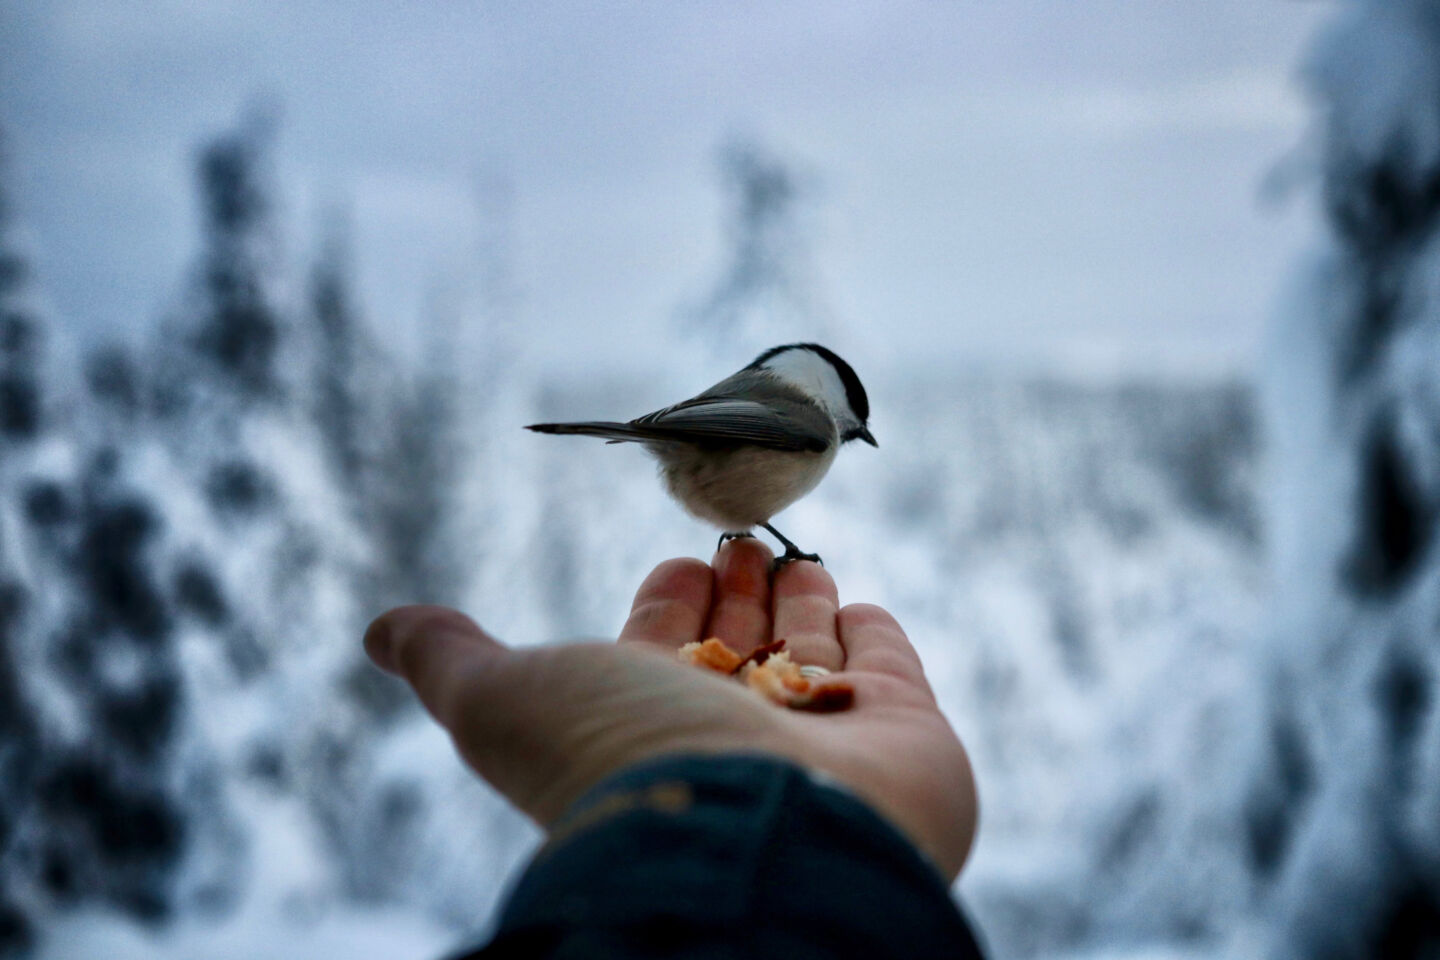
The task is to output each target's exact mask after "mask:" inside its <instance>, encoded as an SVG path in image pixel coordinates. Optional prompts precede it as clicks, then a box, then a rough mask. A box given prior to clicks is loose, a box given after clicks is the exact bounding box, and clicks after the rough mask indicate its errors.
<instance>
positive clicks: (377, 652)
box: [365, 606, 511, 728]
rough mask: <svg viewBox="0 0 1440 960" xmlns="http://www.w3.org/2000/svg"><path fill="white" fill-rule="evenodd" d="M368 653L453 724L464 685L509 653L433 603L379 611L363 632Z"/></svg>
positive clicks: (467, 621) (472, 625)
mask: <svg viewBox="0 0 1440 960" xmlns="http://www.w3.org/2000/svg"><path fill="white" fill-rule="evenodd" d="M365 652H366V653H367V654H369V655H370V659H371V660H373V661H374V662H375V665H376V666H378V667H380V668H381V669H382V670H386V671H389V672H390V673H394V674H397V675H398V676H400V677H401V678H402V679H403V680H405V682H406V683H408V684H410V686H411V687H412V688H413V689H414V690H415V693H416V695H417V696H418V697H419V698H420V702H421V703H422V704H424V705H425V709H426V710H428V711H430V713H431V715H432V716H434V717H435V719H436V720H439V721H440V723H441V724H443V725H445V726H446V727H450V728H453V724H454V722H455V721H456V719H457V718H456V711H455V706H456V704H457V703H458V701H459V699H460V694H461V693H462V687H463V685H465V684H467V683H470V682H472V681H473V680H474V678H475V677H477V676H478V675H480V674H481V673H483V672H490V673H494V672H497V671H496V670H495V668H498V667H501V666H503V664H504V663H505V661H506V660H508V658H509V657H510V656H511V654H510V651H509V650H507V649H505V647H503V646H501V645H500V644H499V643H498V642H496V640H495V639H494V638H493V637H491V636H490V635H489V634H487V633H486V632H485V631H483V630H481V629H480V628H479V627H478V626H476V625H475V621H473V620H471V619H470V618H469V617H467V616H465V615H464V614H463V613H460V612H459V611H458V610H451V609H449V608H447V607H429V606H412V607H397V608H396V609H394V610H391V611H389V612H388V613H384V614H381V615H380V616H379V617H377V618H376V619H375V621H374V622H373V623H371V624H370V627H369V628H368V629H367V630H366V631H365Z"/></svg>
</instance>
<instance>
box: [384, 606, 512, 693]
mask: <svg viewBox="0 0 1440 960" xmlns="http://www.w3.org/2000/svg"><path fill="white" fill-rule="evenodd" d="M435 635H445V636H452V637H453V636H456V635H464V636H468V637H479V638H485V632H484V631H483V630H481V629H480V627H479V626H478V625H477V624H476V623H475V621H474V620H471V619H470V618H469V617H467V616H466V615H465V614H463V613H461V612H460V611H459V610H452V609H450V608H449V607H437V606H429V605H425V604H415V605H411V606H406V607H396V608H394V609H393V610H387V611H386V612H385V613H382V614H381V615H380V616H378V617H376V618H375V619H374V620H373V621H371V623H370V626H369V627H367V628H366V630H365V639H364V645H365V653H366V654H367V655H369V657H370V659H371V660H372V661H373V662H374V663H375V665H376V666H377V667H379V668H380V669H382V670H385V671H386V672H388V673H394V674H399V675H402V676H410V675H411V673H413V664H412V663H411V661H413V659H414V657H413V654H414V652H415V650H416V649H417V648H418V647H419V646H421V645H422V644H420V643H418V642H417V641H418V640H420V639H421V638H422V637H427V636H435Z"/></svg>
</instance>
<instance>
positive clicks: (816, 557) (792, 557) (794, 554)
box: [770, 547, 825, 572]
mask: <svg viewBox="0 0 1440 960" xmlns="http://www.w3.org/2000/svg"><path fill="white" fill-rule="evenodd" d="M796 560H809V561H810V562H811V563H818V564H820V566H822V567H823V566H825V561H824V560H821V559H820V554H818V553H801V552H800V551H799V550H798V549H796V548H795V547H791V548H790V549H788V550H786V551H785V552H784V553H782V554H781V555H780V556H778V557H776V558H775V560H774V561H773V562H772V563H771V564H770V570H771V572H778V571H779V570H780V568H781V567H783V566H786V565H787V564H791V563H794V562H795V561H796Z"/></svg>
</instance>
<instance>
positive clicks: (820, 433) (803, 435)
mask: <svg viewBox="0 0 1440 960" xmlns="http://www.w3.org/2000/svg"><path fill="white" fill-rule="evenodd" d="M742 378H743V380H744V382H743V383H741V382H737V381H739V380H740V379H742ZM742 392H743V393H744V397H741V396H737V395H736V394H737V393H742ZM529 429H531V430H535V431H537V432H539V433H568V434H583V435H585V436H593V437H605V438H607V439H609V440H610V441H611V442H623V441H632V442H638V443H655V442H662V443H663V442H666V441H674V442H683V443H697V444H702V445H706V446H716V447H733V446H746V445H748V446H756V447H763V448H765V449H768V450H786V451H805V452H810V453H820V452H823V451H825V450H827V449H829V447H830V445H831V444H832V443H834V442H835V440H836V437H835V427H834V423H833V421H832V420H831V419H830V417H829V416H828V415H827V414H826V413H825V411H823V410H821V409H820V408H819V407H817V406H816V405H815V404H813V403H811V402H809V401H808V399H807V398H806V397H805V396H804V394H802V393H800V391H798V390H796V389H794V388H793V387H791V386H789V385H788V384H785V383H782V382H780V381H778V380H777V379H776V378H774V377H772V376H769V375H767V374H765V373H764V372H761V371H751V370H744V371H741V372H740V373H738V374H736V375H734V376H732V377H729V378H727V379H725V380H722V381H721V382H720V383H717V384H716V385H715V386H713V387H711V388H710V389H709V390H706V391H705V392H704V393H702V394H700V395H699V396H696V397H693V398H691V399H689V400H685V401H682V402H680V403H677V404H675V405H674V406H671V407H666V408H664V409H663V410H656V411H655V412H654V413H647V414H646V415H645V416H643V417H637V418H636V419H634V420H631V421H630V422H629V423H613V422H608V421H588V422H583V423H537V424H534V425H533V426H531V427H530V428H529Z"/></svg>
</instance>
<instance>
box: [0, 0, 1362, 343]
mask: <svg viewBox="0 0 1440 960" xmlns="http://www.w3.org/2000/svg"><path fill="white" fill-rule="evenodd" d="M1333 13H1334V8H1333V6H1332V5H1331V4H1328V3H1306V2H1294V0H1283V2H1282V0H1205V2H1201V3H1197V2H1194V0H1166V2H1155V0H1152V2H1138V0H1109V2H1075V0H1005V2H996V0H970V2H952V3H945V4H940V3H920V2H902V0H887V2H884V3H878V2H877V3H865V4H859V3H805V4H801V3H763V4H762V3H743V2H727V3H718V2H717V3H701V2H663V3H662V2H647V3H618V2H617V3H604V4H595V3H578V2H577V3H555V4H537V3H531V2H517V3H504V4H500V3H485V4H479V3H460V2H448V3H427V4H412V3H394V2H373V0H351V2H347V3H318V2H312V0H269V2H247V3H239V2H235V3H202V2H194V0H169V2H158V3H148V4H144V5H137V4H123V3H115V2H113V0H94V2H80V0H47V2H44V3H6V4H0V123H3V124H4V127H5V129H6V133H7V138H8V141H9V153H10V157H11V167H12V169H11V181H12V185H13V190H14V193H15V197H16V200H17V201H18V206H19V208H20V213H21V215H22V217H23V218H24V220H25V222H26V225H27V226H28V228H29V230H30V233H31V235H32V236H33V238H34V241H35V242H34V250H33V253H34V256H35V259H36V261H37V267H38V269H39V271H40V275H41V277H42V279H43V281H44V283H45V285H46V292H47V295H48V297H49V299H50V301H51V302H52V303H53V304H54V307H55V311H56V313H57V314H58V315H59V316H60V317H61V318H63V319H64V320H66V321H67V322H69V323H71V324H73V325H74V326H75V327H76V328H77V329H79V330H82V331H85V332H87V334H94V333H97V332H102V331H103V332H109V333H114V332H121V333H122V334H123V332H124V331H134V330H141V329H145V328H146V327H148V326H149V325H150V324H152V323H153V322H154V320H155V318H156V317H157V316H158V315H159V314H160V312H161V311H162V310H163V309H164V308H165V307H166V305H167V304H170V303H173V302H174V300H175V297H176V293H177V291H178V289H179V287H180V283H181V278H182V277H183V275H184V271H185V268H186V266H187V264H188V263H189V262H190V261H191V260H192V258H193V256H194V251H195V236H196V226H195V208H194V200H193V174H192V169H191V167H192V160H193V156H194V151H195V147H196V145H197V144H198V143H200V142H201V141H202V140H204V139H205V138H206V137H207V136H209V135H212V134H214V133H216V132H218V131H221V130H223V129H225V128H226V127H228V126H230V125H231V124H233V123H234V121H235V120H236V118H237V117H239V116H240V115H241V113H242V112H243V110H244V108H245V106H246V104H247V103H250V102H253V101H254V100H255V98H256V97H257V95H260V94H264V95H268V96H270V97H272V98H273V99H274V100H275V101H277V102H279V103H280V104H281V117H282V123H281V128H280V136H279V141H278V150H277V163H278V167H279V173H280V177H279V180H280V187H281V195H282V199H283V203H284V207H283V210H282V215H283V216H282V222H283V225H284V228H285V237H286V243H287V245H288V247H289V249H290V252H291V253H293V254H295V255H296V256H297V257H301V256H305V255H308V254H309V253H311V252H312V250H313V246H314V237H313V234H314V227H315V223H316V221H317V218H318V210H319V209H320V208H321V207H322V206H323V205H324V204H326V203H330V202H335V201H341V202H344V203H346V204H348V205H349V207H350V209H351V210H352V212H353V221H354V232H355V239H356V248H357V259H358V268H359V272H360V277H361V281H362V293H363V297H364V301H365V309H366V313H367V315H368V316H369V317H370V318H371V319H372V320H374V321H376V324H377V326H378V327H380V328H381V329H382V330H384V331H389V332H390V333H391V334H392V335H394V336H396V337H399V336H401V333H400V332H401V331H406V330H409V329H410V328H412V327H413V326H414V324H415V323H416V318H417V317H420V316H423V315H424V312H425V310H424V304H425V302H426V299H427V297H433V296H434V295H435V293H436V290H437V289H445V288H447V285H453V283H454V281H455V277H456V276H457V275H459V274H462V273H463V272H464V271H465V270H467V269H468V267H469V264H470V263H471V262H473V258H474V246H475V243H476V238H477V235H479V234H480V233H481V232H482V231H480V229H479V228H478V227H477V220H478V219H479V217H478V216H477V210H478V209H481V208H484V207H485V204H484V202H477V190H476V184H477V183H480V182H490V183H495V182H507V183H508V184H509V185H510V191H511V196H512V199H511V201H510V204H509V208H508V209H509V211H510V222H511V223H512V230H511V246H510V257H511V260H512V263H513V268H514V275H515V281H516V286H517V289H518V292H519V300H518V307H517V309H518V312H519V315H520V316H521V317H523V318H524V319H525V320H526V321H527V323H528V324H529V325H530V327H529V329H531V330H533V331H534V335H535V336H536V337H537V338H538V337H541V336H543V337H545V338H546V339H547V340H548V341H549V342H550V343H551V344H553V346H552V347H551V349H554V350H555V351H557V355H560V356H563V358H564V359H565V361H566V362H574V363H577V364H589V363H595V362H598V361H599V360H601V359H604V358H612V359H613V358H618V357H620V356H621V355H623V354H626V353H633V352H640V353H642V354H643V353H644V352H645V349H646V347H645V344H646V343H647V341H648V339H649V335H650V334H651V333H652V332H653V331H655V330H657V329H661V328H663V327H664V326H665V325H666V324H669V323H671V322H672V318H673V316H674V314H675V312H676V310H677V308H679V307H681V306H683V305H684V304H685V303H687V302H690V301H693V300H694V298H695V297H696V296H697V295H698V294H699V293H701V292H703V290H704V288H705V286H706V284H707V281H708V280H709V279H710V278H712V277H713V276H714V275H715V273H716V271H717V269H718V265H719V262H720V258H721V254H720V246H719V245H720V236H721V233H720V198H719V194H718V188H717V178H716V174H715V156H716V149H717V146H718V145H719V144H720V143H722V142H723V141H724V140H725V139H726V138H727V137H732V136H734V135H736V134H741V135H745V136H750V137H753V138H756V139H758V140H759V141H761V142H763V143H765V144H768V145H769V146H770V147H771V148H772V149H774V150H775V151H777V152H778V153H780V154H781V155H783V156H786V157H788V158H792V159H793V160H794V161H796V162H798V163H800V164H802V165H803V166H804V168H805V169H806V170H807V171H809V172H810V174H811V175H812V176H813V179H814V181H815V182H816V183H817V184H818V185H819V186H818V187H817V189H816V193H815V196H814V201H815V207H814V210H815V216H814V225H815V241H814V251H813V256H814V263H815V265H816V269H817V274H816V285H817V290H818V292H819V293H820V294H821V295H822V297H823V300H824V302H825V303H826V304H827V306H828V308H829V310H830V311H831V312H832V313H833V314H834V315H835V316H836V317H838V318H840V319H841V320H842V321H843V322H844V323H845V324H847V325H849V326H850V327H851V328H852V329H854V330H857V331H863V335H862V336H860V337H859V339H861V340H864V341H866V342H870V343H874V342H876V341H877V340H880V341H884V342H887V343H890V344H893V346H894V350H895V351H896V353H897V355H899V356H901V357H915V358H925V359H930V360H934V359H940V360H944V361H946V362H949V361H952V360H958V359H978V360H980V361H983V362H988V361H991V360H995V361H1002V362H1008V361H1016V360H1018V361H1022V362H1029V361H1032V360H1039V361H1041V362H1047V363H1049V362H1059V363H1074V362H1080V363H1084V364H1089V365H1099V366H1107V365H1118V366H1120V367H1122V368H1133V369H1146V368H1150V367H1152V366H1153V365H1155V364H1166V365H1168V366H1171V367H1182V368H1183V367H1187V366H1193V367H1194V368H1195V369H1202V370H1211V369H1215V368H1217V367H1219V368H1238V369H1244V368H1246V367H1247V366H1248V365H1249V364H1250V363H1251V362H1252V356H1253V353H1254V351H1255V348H1256V346H1257V344H1258V339H1259V334H1260V329H1261V326H1262V324H1263V323H1264V322H1265V321H1266V318H1267V314H1268V312H1269V311H1270V309H1271V304H1272V302H1273V299H1274V297H1275V295H1276V292H1277V290H1278V287H1279V285H1280V283H1281V282H1282V279H1283V277H1284V274H1285V270H1286V268H1287V266H1288V265H1289V264H1291V263H1293V262H1294V260H1295V258H1296V256H1297V254H1298V253H1299V252H1300V251H1301V250H1302V249H1303V246H1304V241H1305V240H1306V238H1307V236H1308V235H1309V234H1310V232H1311V231H1312V230H1313V229H1314V228H1313V226H1312V225H1311V220H1310V216H1309V215H1308V214H1307V212H1306V201H1308V197H1307V196H1306V195H1305V193H1304V191H1303V190H1302V191H1301V192H1300V195H1299V196H1297V197H1296V199H1295V202H1292V203H1290V204H1289V205H1288V206H1286V205H1280V206H1276V205H1274V204H1269V205H1267V204H1266V203H1264V202H1262V200H1261V198H1260V193H1261V190H1260V186H1261V182H1262V180H1263V179H1264V178H1265V176H1266V174H1267V171H1269V170H1270V169H1271V168H1272V167H1273V166H1274V165H1275V164H1277V163H1279V162H1280V161H1281V160H1282V159H1283V158H1284V157H1285V156H1286V154H1287V153H1288V152H1290V151H1292V150H1293V148H1294V147H1295V146H1296V145H1297V144H1298V143H1299V141H1300V139H1301V134H1302V131H1303V130H1304V127H1305V123H1306V119H1307V111H1306V104H1305V101H1304V98H1303V96H1302V93H1301V91H1300V89H1299V87H1298V85H1297V84H1296V83H1295V81H1294V77H1295V73H1296V67H1297V65H1298V64H1299V62H1300V59H1301V55H1302V53H1303V50H1304V47H1305V44H1306V42H1307V41H1308V39H1309V38H1310V37H1311V36H1312V34H1313V32H1314V30H1315V28H1316V27H1317V25H1319V24H1320V23H1321V22H1322V21H1323V19H1324V18H1326V17H1328V16H1330V15H1332V14H1333ZM480 192H481V193H482V194H485V191H480Z"/></svg>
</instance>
